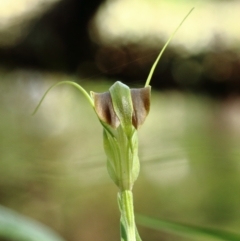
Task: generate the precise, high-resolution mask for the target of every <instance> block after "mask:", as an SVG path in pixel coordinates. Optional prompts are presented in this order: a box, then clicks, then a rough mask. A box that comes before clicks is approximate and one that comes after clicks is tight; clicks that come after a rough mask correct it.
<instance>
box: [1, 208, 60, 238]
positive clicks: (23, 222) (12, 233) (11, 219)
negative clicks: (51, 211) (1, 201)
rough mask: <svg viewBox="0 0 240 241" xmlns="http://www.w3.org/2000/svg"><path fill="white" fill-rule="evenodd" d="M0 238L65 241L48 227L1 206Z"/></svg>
mask: <svg viewBox="0 0 240 241" xmlns="http://www.w3.org/2000/svg"><path fill="white" fill-rule="evenodd" d="M0 237H2V238H6V239H11V240H18V241H26V240H28V241H43V240H44V241H65V240H64V239H63V238H61V237H60V236H59V235H58V234H56V233H55V232H53V231H52V230H51V229H50V228H48V227H47V226H45V225H43V224H41V223H39V222H37V221H35V220H32V219H30V218H27V217H25V216H23V215H20V214H18V213H17V212H15V211H13V210H11V209H8V208H5V207H3V206H0Z"/></svg>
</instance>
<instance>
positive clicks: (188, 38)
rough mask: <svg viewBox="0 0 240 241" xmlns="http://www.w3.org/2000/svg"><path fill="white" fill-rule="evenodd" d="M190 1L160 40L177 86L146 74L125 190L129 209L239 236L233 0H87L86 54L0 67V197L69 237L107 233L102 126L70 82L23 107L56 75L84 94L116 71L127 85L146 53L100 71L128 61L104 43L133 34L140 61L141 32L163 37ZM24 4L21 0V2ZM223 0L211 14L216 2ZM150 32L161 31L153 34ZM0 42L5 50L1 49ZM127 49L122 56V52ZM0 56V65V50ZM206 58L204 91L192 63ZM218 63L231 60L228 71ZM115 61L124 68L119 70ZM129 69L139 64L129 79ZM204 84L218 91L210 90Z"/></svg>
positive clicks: (115, 215) (239, 106) (109, 199)
mask: <svg viewBox="0 0 240 241" xmlns="http://www.w3.org/2000/svg"><path fill="white" fill-rule="evenodd" d="M23 2H24V1H23ZM39 2H40V1H39ZM82 2H83V1H82ZM36 3H37V1H36ZM107 3H108V4H107ZM194 5H195V7H196V9H195V10H194V12H193V14H192V15H191V16H190V17H189V19H188V20H187V22H186V23H185V24H184V25H183V26H182V28H181V30H180V31H179V33H178V34H177V36H176V38H175V39H174V41H173V43H172V48H173V49H174V48H175V49H176V48H177V49H179V46H181V48H180V49H181V51H180V53H178V54H179V55H178V56H181V58H180V57H179V58H178V59H177V62H176V59H175V62H174V63H175V65H173V66H175V67H173V68H170V70H169V71H170V72H171V73H172V76H177V77H176V78H175V80H176V82H177V83H178V84H179V83H182V82H181V81H183V82H184V84H183V85H181V84H180V85H177V86H176V85H172V86H171V88H161V87H160V90H159V89H158V90H157V88H155V84H154V83H156V82H153V92H152V104H151V111H150V114H149V117H148V118H147V120H146V123H145V124H144V125H143V126H142V127H141V128H140V130H139V156H140V161H141V172H140V176H139V179H138V180H137V182H136V184H135V186H134V190H133V192H134V199H135V211H136V213H139V214H144V215H147V216H151V217H155V218H161V219H165V220H172V221H177V222H181V223H186V224H192V225H199V226H204V227H211V228H216V229H221V230H226V231H231V232H235V233H240V230H239V227H240V204H239V203H240V190H239V185H240V148H239V143H240V97H239V95H238V92H237V90H238V87H239V82H240V75H238V72H237V71H238V68H237V66H238V65H237V64H239V63H240V57H239V56H240V54H239V53H240V52H239V49H240V45H239V39H240V32H239V30H238V29H237V28H236V26H237V24H235V23H237V19H238V18H239V16H238V15H237V14H236V13H239V11H237V10H240V5H239V1H223V0H222V1H210V0H209V1H207V0H206V1H160V0H159V1H157V0H154V1H146V0H145V1H144V0H141V1H134V0H131V1H130V0H129V1H122V2H121V1H117V0H116V1H107V2H105V3H103V4H102V5H100V7H99V8H97V11H96V14H95V15H94V17H93V18H91V21H90V23H89V25H88V33H89V35H90V36H91V39H92V42H93V43H94V42H95V43H97V45H98V48H97V50H96V52H94V53H95V54H96V55H94V56H95V57H93V59H92V60H91V61H92V62H91V61H89V60H81V61H80V62H79V63H78V64H77V68H76V69H75V71H70V72H69V71H67V70H66V71H65V70H64V69H63V71H60V70H56V69H55V68H44V66H39V65H35V66H28V65H26V66H23V65H22V59H21V58H19V62H18V61H16V62H14V63H13V62H11V63H10V64H7V65H6V64H2V67H1V69H0V204H1V205H3V206H6V207H9V208H11V209H13V210H16V211H18V212H19V213H21V214H23V215H26V216H28V217H32V218H34V219H36V220H38V221H40V222H42V223H44V224H46V225H47V226H49V227H50V228H52V229H53V230H55V231H57V232H58V233H59V234H61V235H62V236H63V237H64V238H65V239H66V240H69V241H85V240H86V241H91V240H94V241H95V240H98V241H101V240H104V241H108V240H117V239H119V211H118V207H117V195H116V194H117V191H118V190H117V188H116V187H115V186H114V184H113V183H112V182H111V180H110V178H109V177H108V173H107V170H106V158H105V155H104V152H103V148H102V128H101V126H100V124H99V123H98V120H97V118H96V116H95V114H94V111H93V110H92V108H91V107H90V105H89V103H88V102H87V101H86V99H84V97H83V96H82V95H81V94H79V92H78V91H77V90H75V89H74V88H73V87H71V86H59V87H57V88H56V89H53V90H52V91H51V92H50V93H49V95H48V96H47V97H46V99H45V100H44V102H43V104H42V106H41V108H40V109H39V111H38V113H37V114H36V115H35V116H31V113H32V111H33V110H34V108H35V107H36V105H37V104H38V102H39V100H40V98H41V97H42V95H43V94H44V92H45V91H46V90H47V89H48V87H50V86H51V85H52V84H54V83H56V82H58V81H61V80H72V81H76V82H78V83H80V84H81V85H82V86H83V87H84V88H86V90H87V91H90V90H93V91H95V92H103V91H107V90H108V89H109V87H110V86H111V85H112V84H113V83H114V82H115V81H116V80H117V79H116V78H115V77H119V76H122V77H123V79H121V81H122V82H127V83H128V82H129V76H130V77H131V76H133V75H134V73H136V76H138V77H137V78H138V81H137V80H134V82H133V83H130V87H136V86H143V85H144V80H145V79H146V76H145V72H144V71H143V72H141V70H142V68H145V69H146V71H149V70H150V69H149V66H151V63H152V62H151V61H152V59H154V56H152V58H150V59H149V58H148V56H147V57H146V58H147V61H140V62H139V61H137V65H136V66H133V65H131V64H130V65H131V71H132V72H131V73H130V75H126V74H119V72H118V73H116V72H114V71H113V72H114V76H113V75H107V74H106V73H105V71H104V70H105V68H108V69H110V70H112V69H114V68H115V67H120V69H122V67H121V66H123V64H124V66H129V65H128V64H127V62H126V63H125V62H124V61H125V60H124V61H122V59H121V58H120V59H119V58H118V57H119V56H125V55H121V54H120V55H117V54H116V52H113V53H112V52H111V51H110V52H108V51H105V50H106V49H108V50H109V49H112V46H114V48H118V44H120V43H121V44H122V43H124V44H126V43H127V45H126V46H128V48H129V49H131V46H136V43H139V41H140V40H139V38H142V39H143V41H140V45H137V46H138V47H137V48H133V49H134V50H139V51H140V53H141V54H140V55H141V56H140V57H141V58H142V57H144V56H146V54H147V52H148V50H149V49H152V46H154V49H155V47H156V49H158V48H159V46H157V42H155V40H154V43H152V42H151V36H154V34H155V39H158V35H161V37H162V39H160V42H161V41H162V42H164V41H165V40H166V38H167V37H168V36H169V34H170V33H171V32H172V31H173V30H174V28H175V27H176V26H177V25H178V23H179V22H180V21H181V19H182V17H183V16H184V15H185V14H186V13H187V12H188V11H189V10H190V8H191V7H193V6H194ZM24 6H25V5H23V3H22V5H21V7H22V8H24ZM36 6H37V5H36ZM19 8H20V7H19ZM6 9H7V8H6ZM16 9H18V8H17V7H16ZM224 9H225V12H224V14H225V15H224V17H222V15H221V14H220V13H221V12H220V11H223V10H224ZM158 10H159V12H158ZM226 10H228V11H226ZM2 11H3V10H2ZM5 11H7V10H5ZM104 11H105V12H104ZM151 11H152V13H151ZM144 12H146V13H147V15H146V16H143V13H144ZM102 13H104V16H105V19H104V20H103V19H102V17H101V14H102ZM106 13H108V14H110V15H111V16H109V17H108V15H107V14H106ZM163 13H164V14H165V15H163ZM12 14H13V13H12ZM2 16H3V15H2ZM9 16H11V14H10V15H9ZM130 17H131V18H130ZM161 18H162V19H161ZM113 19H115V21H116V23H115V25H113V24H114V21H113ZM133 19H136V20H135V21H133ZM144 19H145V20H144ZM147 19H148V21H149V22H147ZM219 19H221V23H219ZM124 21H125V22H124ZM105 22H106V23H105ZM143 22H145V23H146V26H144V25H143ZM156 22H157V24H156ZM161 22H162V23H164V24H165V27H163V26H164V24H162V25H161V26H162V27H159V28H158V23H161ZM104 24H105V25H104ZM111 24H112V25H111ZM104 26H105V27H104ZM106 26H107V27H106ZM150 26H152V28H150ZM104 28H105V31H106V33H104V31H103V29H104ZM96 29H97V30H96ZM111 29H112V30H114V31H112V32H111V31H110V30H111ZM141 29H142V30H141ZM156 29H163V30H161V31H164V32H163V33H161V32H160V33H158V32H157V30H156ZM199 30H201V31H202V32H201V34H200V33H199ZM204 31H206V32H204ZM97 33H98V34H97ZM110 33H112V34H110ZM139 34H143V36H142V37H139V36H140V35H139ZM208 34H209V35H208ZM211 34H212V35H211ZM101 35H103V36H104V37H106V36H108V37H109V38H105V39H104V38H103V37H102V36H101ZM216 35H221V36H222V37H221V38H222V39H223V40H222V41H223V42H222V43H224V44H222V45H221V46H220V47H219V46H218V45H216V44H212V45H211V40H212V39H214V36H216ZM149 36H150V37H149ZM224 36H225V37H226V39H224V38H223V37H224ZM134 37H135V38H136V39H137V41H136V39H135V40H134ZM201 37H202V39H201ZM9 38H10V37H9ZM147 38H149V41H146V39H147ZM59 41H60V40H59ZM174 42H175V43H174ZM80 44H81V43H80ZM2 46H4V47H2V48H3V49H4V51H6V46H5V45H2ZM106 46H107V47H106ZM109 46H110V47H109ZM139 46H140V47H142V48H145V49H144V51H142V52H141V49H142V48H140V47H139ZM144 46H145V47H144ZM149 46H150V47H149ZM223 46H224V47H223ZM95 47H96V46H95ZM9 48H10V47H9V46H8V47H7V49H8V50H9ZM11 48H13V47H11ZM76 48H77V46H76ZM183 50H184V51H183ZM121 51H122V50H121ZM171 51H173V50H171V48H170V52H168V53H167V54H166V58H165V59H163V61H162V62H161V61H160V63H159V66H160V69H158V70H157V76H159V77H158V78H157V81H161V79H164V78H165V79H164V81H166V82H167V81H168V78H167V77H166V76H167V75H165V73H166V71H167V69H168V68H165V66H167V65H168V61H169V58H170V59H171V56H172V55H171V53H172V52H171ZM223 52H224V54H223ZM226 52H227V53H228V54H227V55H226ZM1 53H3V52H1V51H0V55H1ZM18 53H19V52H18ZM106 53H109V54H110V55H109V59H110V60H111V59H112V58H113V57H114V56H116V62H114V66H110V67H109V66H108V65H104V64H105V62H104V58H103V59H102V57H101V58H100V57H99V56H102V55H101V54H104V55H105V54H106ZM111 53H112V54H111ZM121 53H122V52H121ZM128 53H129V52H128ZM196 53H197V54H199V55H200V56H201V54H203V53H208V54H209V53H210V55H206V56H208V60H209V61H208V62H207V63H208V64H209V63H211V64H209V65H207V67H206V65H204V64H203V63H202V62H197V61H195V62H192V61H190V60H189V59H188V61H187V62H186V61H185V60H186V59H187V56H194V55H196ZM229 53H231V54H229ZM115 54H116V55H115ZM138 55H139V54H138V53H137V54H133V58H135V57H136V56H137V57H139V56H138ZM199 55H198V56H199ZM2 56H3V55H2ZM19 56H21V55H19ZM209 56H210V57H213V56H214V61H212V62H211V61H210V60H212V59H213V58H212V59H211V58H210V57H209ZM222 56H225V57H226V56H227V57H229V58H230V60H229V59H228V58H227V57H226V58H227V59H226V58H222ZM231 56H234V57H233V59H232V58H231ZM5 57H6V56H5ZM46 59H47V57H46ZM113 59H114V58H113ZM142 59H143V60H144V58H142ZM129 60H131V58H130V59H127V61H129ZM224 61H225V62H224ZM229 61H230V62H229ZM1 62H4V58H3V57H2V59H1ZM60 62H61V61H60ZM60 62H59V63H60ZM61 63H63V62H61ZM216 63H219V66H220V67H218V66H216V67H215V69H214V68H213V69H207V71H209V74H210V75H211V73H214V79H215V82H213V83H212V84H210V86H211V88H213V87H214V94H212V92H211V91H210V92H209V91H205V89H204V87H205V86H206V85H204V84H203V85H198V84H196V85H195V83H202V82H201V80H203V79H202V73H203V72H202V71H203V69H204V68H205V69H206V68H209V66H210V67H212V66H215V65H216ZM226 63H228V64H229V63H232V64H231V65H228V64H226ZM225 64H226V65H225ZM142 65H144V66H143V67H141V66H142ZM60 66H64V65H60ZM106 66H107V67H106ZM161 66H163V67H161ZM226 66H228V68H227V67H226ZM229 66H230V67H231V68H232V69H230V70H229V68H230V67H229ZM233 66H235V67H234V68H233ZM97 67H99V69H97ZM224 67H226V69H224ZM124 68H125V69H124V71H126V70H127V69H126V68H128V67H124ZM134 68H135V69H134ZM165 70H166V71H165ZM212 70H213V72H211V71H212ZM214 71H215V72H214ZM221 71H222V72H221ZM110 72H111V71H110ZM137 72H140V73H141V75H140V77H139V75H137V74H138V73H137ZM102 73H105V74H106V75H103V74H102ZM216 73H217V74H216ZM226 73H229V75H228V77H229V76H230V77H229V78H230V79H233V81H232V82H231V81H229V82H226V80H228V78H225V77H224V76H223V75H224V74H226ZM99 74H100V75H99ZM118 74H119V75H118ZM87 75H88V76H87ZM93 75H94V77H93ZM83 76H84V78H83ZM199 76H201V77H199ZM233 76H234V78H233ZM88 77H89V78H88ZM124 77H125V78H124ZM231 77H232V78H231ZM193 80H194V81H195V82H194V83H192V81H193ZM155 81H156V80H155ZM178 81H180V82H178ZM204 81H207V80H205V79H204V80H203V82H204ZM186 83H187V84H186ZM204 83H205V82H204ZM206 83H209V82H206ZM229 83H230V87H231V88H229ZM156 86H157V84H156ZM179 86H180V87H179ZM225 88H227V91H226V89H225ZM200 90H201V91H200ZM234 90H236V91H234ZM219 92H220V94H219V95H218V93H219ZM223 92H224V96H222V93H223ZM215 93H217V96H221V98H216V95H215ZM139 232H140V235H141V237H142V239H143V240H151V241H155V240H156V241H157V240H162V241H170V240H179V241H188V240H206V241H211V240H213V239H210V238H205V237H204V238H203V237H196V238H195V239H194V238H183V237H180V236H177V235H173V234H171V233H167V232H160V231H155V230H151V229H148V228H144V227H142V226H140V227H139ZM0 240H3V239H1V238H0ZM4 240H5V239H4Z"/></svg>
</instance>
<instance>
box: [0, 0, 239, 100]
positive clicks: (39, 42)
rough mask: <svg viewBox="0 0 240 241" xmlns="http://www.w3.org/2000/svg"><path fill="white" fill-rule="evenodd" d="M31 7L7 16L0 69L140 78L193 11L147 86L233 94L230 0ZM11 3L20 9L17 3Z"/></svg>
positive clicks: (234, 35) (70, 2)
mask: <svg viewBox="0 0 240 241" xmlns="http://www.w3.org/2000/svg"><path fill="white" fill-rule="evenodd" d="M30 2H31V1H30ZM33 2H34V0H33ZM35 2H36V4H35V8H34V6H33V7H32V9H30V10H29V11H26V13H22V15H20V14H19V15H20V16H18V18H15V19H14V18H13V16H12V17H11V15H10V14H9V15H10V16H8V17H9V18H10V20H8V22H9V23H8V22H7V21H5V22H7V23H8V24H9V26H7V24H6V26H3V27H2V30H1V34H0V39H1V38H2V39H3V40H2V41H0V64H1V66H4V67H7V68H13V69H14V68H19V67H22V68H31V69H39V70H43V71H57V72H63V73H71V74H74V75H77V76H78V75H79V76H81V77H86V78H89V77H92V76H100V74H102V75H103V76H105V77H107V78H113V79H121V80H124V81H125V82H127V83H128V82H135V83H136V82H139V81H144V79H146V76H147V74H148V72H149V69H150V67H151V65H152V63H153V61H154V60H155V58H156V56H157V54H158V52H159V50H160V49H161V47H162V46H163V44H164V42H165V41H166V39H167V37H169V35H170V33H172V32H173V31H174V29H175V28H176V26H177V25H178V24H179V22H180V21H181V19H182V18H183V17H184V15H185V14H186V13H187V12H188V11H189V10H190V8H191V7H196V9H195V12H193V13H192V15H191V16H190V17H189V19H188V20H187V21H186V23H185V24H184V25H183V27H182V31H181V30H180V31H179V34H178V35H177V36H176V38H175V40H174V41H173V43H172V44H170V46H169V47H168V48H167V50H166V52H165V54H164V56H163V58H162V60H161V63H160V64H159V67H158V68H157V69H156V71H155V74H154V77H153V80H152V85H153V86H154V87H155V88H159V89H180V90H187V91H189V90H190V91H194V92H200V93H208V94H210V95H213V96H220V97H222V96H227V95H229V94H239V91H240V59H239V58H240V57H239V52H240V50H239V49H240V48H239V41H240V37H239V35H240V33H239V30H238V28H237V27H236V26H237V23H238V21H239V19H238V14H237V12H236V9H237V8H239V3H238V1H211V0H209V1H204V2H203V3H199V2H197V1H194V2H188V1H176V2H174V1H173V3H169V4H168V3H167V2H166V1H155V2H154V1H153V3H151V2H150V3H149V4H148V6H150V7H148V9H147V8H146V10H144V9H143V8H144V5H147V3H145V2H144V1H143V2H142V3H138V4H137V3H135V5H134V4H133V3H130V4H129V6H128V5H127V4H126V3H125V2H123V3H120V1H118V2H117V1H114V0H112V1H110V0H109V1H101V0H92V1H84V0H67V1H64V0H62V1H52V3H51V4H50V2H49V1H43V3H44V2H46V3H45V4H43V3H42V4H40V3H41V1H39V3H38V5H37V2H38V1H35ZM47 3H48V4H47ZM25 4H26V6H27V5H28V3H25ZM18 5H19V8H24V7H25V8H27V7H26V6H24V1H23V2H22V5H21V3H20V2H19V3H18ZM18 5H17V6H18ZM174 5H175V7H174ZM139 6H140V7H139ZM154 7H156V8H159V12H157V11H156V10H155V9H154ZM6 8H7V7H6ZM15 8H16V9H17V7H15ZM138 8H139V9H140V10H139V11H138ZM164 8H165V9H169V13H167V12H166V10H165V11H163V9H164ZM171 8H172V10H171ZM176 8H177V9H178V11H176ZM36 9H37V10H36ZM224 9H225V10H226V11H224ZM2 11H4V9H2ZM151 11H152V12H151ZM162 12H163V13H164V16H162V15H163V14H162ZM34 13H35V15H34ZM136 13H137V14H136ZM139 13H140V14H141V16H140V15H139ZM176 13H177V17H176ZM219 13H223V14H224V15H223V16H222V15H221V14H219ZM24 14H25V15H24ZM27 15H31V17H28V18H27V17H26V16H27ZM113 15H114V16H113ZM125 15H126V17H124V16H125ZM129 15H131V17H129ZM165 15H167V16H168V17H166V16H165ZM171 16H175V17H174V18H173V17H171ZM139 19H142V21H139ZM137 20H138V21H137ZM220 21H221V22H220ZM126 24H127V26H128V27H124V26H125V25H126ZM129 25H130V26H131V27H129ZM112 29H114V30H112ZM117 29H118V33H117V31H116V30H117ZM16 30H17V31H16ZM166 30H167V33H166ZM235 30H236V31H235ZM158 31H159V33H158ZM164 31H165V32H164ZM6 33H7V34H6ZM181 33H183V34H182V35H181ZM229 38H230V39H229ZM179 39H182V41H179ZM183 41H185V42H183ZM174 43H175V44H174ZM189 46H192V47H189Z"/></svg>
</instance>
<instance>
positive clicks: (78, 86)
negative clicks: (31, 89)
mask: <svg viewBox="0 0 240 241" xmlns="http://www.w3.org/2000/svg"><path fill="white" fill-rule="evenodd" d="M62 84H69V85H72V86H74V87H76V88H77V89H78V90H79V91H80V92H81V93H82V94H83V95H84V96H85V97H86V98H87V100H88V101H89V102H90V104H91V105H92V107H94V103H93V99H92V98H91V96H90V95H89V94H88V93H87V91H86V90H85V89H83V87H82V86H80V85H79V84H77V83H75V82H73V81H61V82H58V83H56V84H54V85H52V86H51V87H50V88H49V89H48V90H47V91H46V92H45V94H44V95H43V97H42V99H41V100H40V102H39V103H38V105H37V107H36V108H35V110H34V111H33V113H32V115H35V114H36V112H37V111H38V109H39V107H40V106H41V104H42V102H43V100H44V99H45V97H46V95H47V94H48V93H49V91H50V90H51V89H53V88H54V87H56V86H58V85H62Z"/></svg>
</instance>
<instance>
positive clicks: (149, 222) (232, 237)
mask: <svg viewBox="0 0 240 241" xmlns="http://www.w3.org/2000/svg"><path fill="white" fill-rule="evenodd" d="M136 221H137V223H138V224H140V225H142V226H145V227H148V228H152V229H156V230H160V231H165V232H168V233H172V234H178V235H179V236H185V237H192V238H193V237H195V238H199V237H205V238H206V237H209V238H215V239H216V240H224V241H240V234H237V233H231V232H227V231H224V230H217V229H212V228H206V227H201V226H194V225H188V224H182V223H177V222H172V221H165V220H161V219H155V218H150V217H146V216H143V215H136Z"/></svg>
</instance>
